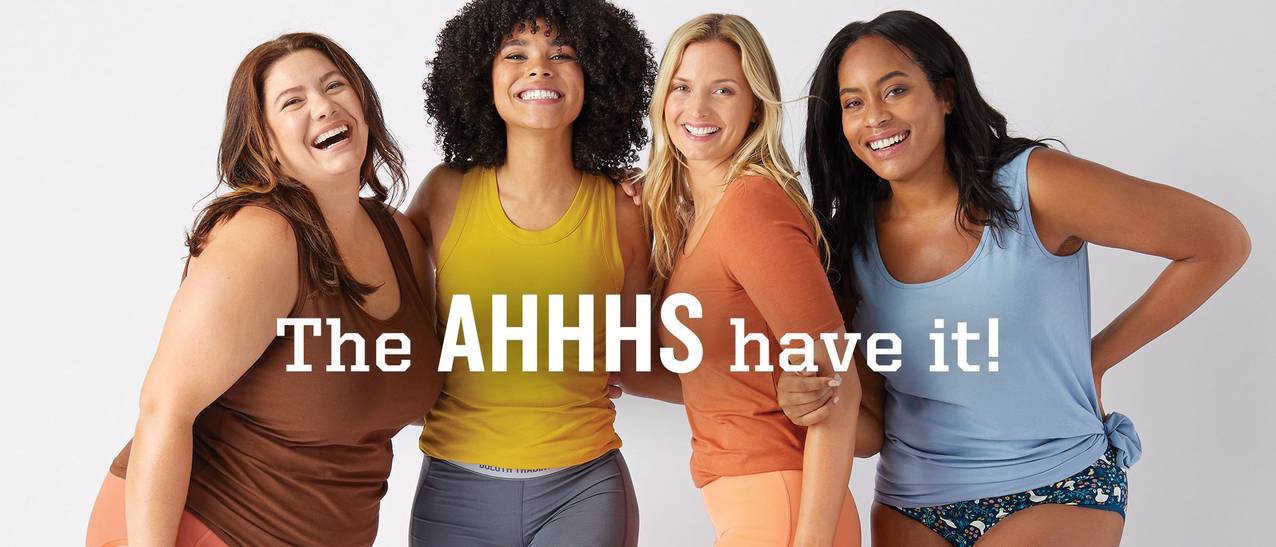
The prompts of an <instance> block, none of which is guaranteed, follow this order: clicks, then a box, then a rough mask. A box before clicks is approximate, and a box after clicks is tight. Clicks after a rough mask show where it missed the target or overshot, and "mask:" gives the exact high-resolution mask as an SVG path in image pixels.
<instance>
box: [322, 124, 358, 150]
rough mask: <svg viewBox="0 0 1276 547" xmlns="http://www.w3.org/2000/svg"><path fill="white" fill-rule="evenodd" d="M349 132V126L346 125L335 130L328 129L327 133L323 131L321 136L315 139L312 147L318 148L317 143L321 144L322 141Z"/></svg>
mask: <svg viewBox="0 0 1276 547" xmlns="http://www.w3.org/2000/svg"><path fill="white" fill-rule="evenodd" d="M349 130H350V126H348V125H343V126H341V127H337V128H334V129H330V130H328V131H325V132H324V133H323V134H322V135H319V136H318V137H315V142H314V145H315V146H319V143H321V142H323V141H326V140H328V139H331V138H332V137H335V136H337V135H340V134H342V133H345V132H346V131H349Z"/></svg>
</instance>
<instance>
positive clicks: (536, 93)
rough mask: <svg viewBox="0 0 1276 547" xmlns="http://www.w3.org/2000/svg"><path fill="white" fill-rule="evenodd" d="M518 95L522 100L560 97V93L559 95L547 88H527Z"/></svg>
mask: <svg viewBox="0 0 1276 547" xmlns="http://www.w3.org/2000/svg"><path fill="white" fill-rule="evenodd" d="M518 97H519V98H520V99H523V100H524V101H544V100H549V99H557V98H560V97H562V95H559V94H558V92H556V91H550V90H548V89H529V90H527V91H524V92H522V93H519V94H518Z"/></svg>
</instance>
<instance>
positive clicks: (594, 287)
mask: <svg viewBox="0 0 1276 547" xmlns="http://www.w3.org/2000/svg"><path fill="white" fill-rule="evenodd" d="M615 207H616V205H615V189H614V186H613V185H612V183H611V182H610V181H608V180H607V179H606V178H605V177H602V176H598V175H590V174H585V175H584V176H583V177H582V178H581V182H580V187H579V189H578V190H577V191H576V196H575V198H573V200H572V203H571V205H570V206H569V207H568V208H567V212H566V213H564V214H563V216H562V218H560V219H559V220H558V222H556V223H555V224H554V225H552V226H550V227H548V228H546V229H544V230H525V229H523V228H520V227H518V226H517V225H515V224H514V223H513V222H511V221H510V219H509V217H507V216H506V215H505V210H504V208H503V207H502V206H501V200H500V196H499V193H498V191H497V181H496V172H495V170H494V169H490V168H478V167H476V168H474V169H471V170H470V171H468V172H467V173H465V176H464V178H463V179H462V181H461V194H460V197H459V198H458V200H457V204H456V211H455V213H454V214H453V216H452V223H451V226H450V227H449V228H448V232H447V235H446V236H445V237H444V238H443V243H442V244H441V246H440V248H439V250H438V257H439V262H438V275H437V283H438V312H439V315H438V317H439V320H440V321H441V322H446V320H447V314H448V310H449V309H450V308H451V305H452V298H453V297H454V296H455V295H458V294H468V295H470V299H471V301H472V303H473V309H474V318H475V322H476V326H477V328H478V338H479V346H480V348H481V349H482V352H483V359H484V360H485V362H484V370H485V371H484V372H470V371H469V367H468V363H467V361H466V360H465V359H463V358H462V359H458V360H457V361H455V362H454V363H453V368H452V372H451V373H449V374H447V375H446V378H445V379H444V381H443V390H442V393H441V394H440V395H439V398H438V402H437V403H435V405H434V408H433V409H431V410H430V412H429V414H428V415H427V416H426V419H425V430H424V431H423V432H422V434H421V450H422V451H424V452H425V453H426V454H428V455H430V456H431V457H434V458H440V459H445V460H452V461H458V462H466V463H475V464H487V465H493V466H499V467H510V468H516V469H537V468H545V467H566V466H571V465H577V464H581V463H585V462H588V461H590V460H592V459H594V458H597V457H598V456H601V455H603V454H605V453H607V452H608V451H610V450H612V449H615V448H618V447H620V437H619V436H617V435H616V431H615V429H614V428H613V423H614V421H615V417H616V412H615V410H614V409H613V408H612V405H611V402H610V401H609V400H608V399H607V372H606V371H605V359H604V350H605V347H606V346H605V341H606V338H605V331H604V328H603V327H604V325H605V322H604V320H605V317H606V316H605V314H604V310H605V308H604V302H605V297H604V295H606V294H619V293H620V290H621V287H622V286H623V284H624V275H625V274H624V265H623V264H622V260H621V256H620V245H619V242H618V240H617V235H616V216H615V211H616V209H615ZM493 294H504V295H506V296H507V301H508V310H507V317H508V320H507V321H508V324H509V325H510V326H518V325H521V324H522V318H523V302H522V300H523V298H522V295H525V294H534V295H537V300H538V305H537V308H538V310H537V325H538V327H539V328H538V329H537V335H538V340H537V344H536V346H537V347H536V349H537V363H538V371H537V372H524V371H523V367H522V362H523V354H522V344H521V343H519V342H511V343H509V344H507V345H506V348H507V351H508V353H507V358H506V371H505V372H493V371H492V370H491V369H492V363H491V362H490V360H491V355H492V331H491V324H492V323H491V322H492V299H491V295H493ZM551 294H561V295H563V296H564V297H563V317H564V320H563V322H564V324H565V325H567V326H574V325H576V324H577V320H578V319H577V318H578V317H579V311H578V310H579V306H578V295H581V294H592V295H594V314H593V315H594V331H595V332H594V340H595V342H594V353H595V356H594V363H595V365H594V370H595V372H588V373H582V372H579V371H578V370H577V369H578V368H579V367H578V366H577V364H578V362H579V353H578V348H577V344H576V343H575V342H568V343H566V344H564V348H563V350H564V351H563V363H564V372H548V368H549V367H548V364H547V363H548V362H549V335H548V329H547V328H545V325H548V324H549V299H548V295H551Z"/></svg>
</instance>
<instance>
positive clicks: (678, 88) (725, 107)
mask: <svg viewBox="0 0 1276 547" xmlns="http://www.w3.org/2000/svg"><path fill="white" fill-rule="evenodd" d="M755 101H756V99H754V97H753V90H752V89H751V88H750V87H749V82H748V81H747V80H746V79H745V76H744V69H742V68H741V67H740V51H739V50H737V49H736V48H735V46H734V45H732V44H729V43H727V42H723V41H721V40H711V41H707V42H697V43H694V44H691V45H688V46H687V48H686V49H685V50H684V51H683V53H682V60H681V62H679V63H678V69H677V70H676V71H674V75H673V78H672V79H671V80H670V84H669V90H668V95H666V97H665V111H664V119H665V130H666V131H667V132H668V133H669V140H670V142H672V143H673V146H674V147H675V148H677V149H678V152H680V153H681V154H682V156H683V157H684V158H685V159H686V161H687V162H688V163H692V162H704V163H707V164H709V165H715V166H716V165H719V164H722V163H725V162H728V161H729V160H730V158H731V157H732V156H733V155H734V154H735V152H736V149H738V148H739V147H740V143H741V142H742V141H743V140H744V137H745V135H747V134H748V132H749V125H750V123H751V122H752V121H753V117H754V116H755V114H756V111H757V109H756V103H755Z"/></svg>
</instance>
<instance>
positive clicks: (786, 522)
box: [643, 14, 860, 547]
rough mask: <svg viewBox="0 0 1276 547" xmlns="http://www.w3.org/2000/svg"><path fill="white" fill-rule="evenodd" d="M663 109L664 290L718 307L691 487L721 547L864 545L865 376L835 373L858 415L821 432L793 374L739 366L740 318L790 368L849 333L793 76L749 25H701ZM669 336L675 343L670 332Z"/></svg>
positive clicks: (657, 153) (657, 99)
mask: <svg viewBox="0 0 1276 547" xmlns="http://www.w3.org/2000/svg"><path fill="white" fill-rule="evenodd" d="M651 104H652V106H651V127H652V128H653V132H654V142H653V145H652V147H651V163H650V166H649V168H648V171H647V173H646V174H645V175H644V177H643V180H644V185H643V186H644V188H643V194H644V195H643V201H644V203H645V204H646V205H647V207H648V209H649V210H650V212H651V219H652V220H651V226H652V229H653V232H654V237H655V254H654V262H655V270H656V274H657V280H658V283H661V284H663V288H664V291H663V292H664V294H674V293H687V294H691V295H693V296H695V297H697V298H698V299H699V301H700V303H701V306H702V307H703V310H704V315H703V317H702V318H698V319H690V320H688V322H687V325H688V327H689V328H690V329H691V330H692V332H694V333H695V334H696V336H697V337H698V338H699V339H700V341H701V343H702V344H703V348H704V354H703V355H704V357H703V359H702V360H701V363H700V366H699V367H697V368H696V369H695V370H694V371H692V372H690V373H687V374H684V375H683V376H682V382H681V383H682V392H683V400H684V403H685V404H686V408H687V417H688V419H689V421H690V423H691V431H692V437H691V445H692V455H691V473H692V478H693V479H694V481H695V484H696V486H697V487H699V488H701V492H702V494H703V495H704V500H705V503H706V505H708V508H709V516H710V517H711V519H712V520H713V526H714V529H715V531H716V537H717V539H716V542H715V545H717V546H718V547H728V546H745V545H796V546H806V545H822V546H828V545H839V546H844V545H852V544H855V545H857V544H858V543H859V538H860V532H859V516H858V514H857V513H856V510H855V502H854V499H853V498H852V497H851V494H850V492H849V491H848V490H847V481H848V479H849V477H850V473H851V460H850V458H847V457H846V455H847V454H850V453H851V451H852V450H853V441H854V435H855V420H856V413H855V412H853V409H854V408H855V407H856V406H857V404H856V402H857V401H858V400H859V385H858V382H857V379H856V378H855V377H854V376H851V377H850V378H849V380H850V381H849V382H847V383H846V385H839V384H840V381H839V380H830V379H829V378H827V377H825V381H826V382H829V383H831V384H832V386H833V389H835V390H837V391H838V396H840V397H841V398H842V399H845V400H846V401H847V403H846V404H844V405H842V406H840V407H838V408H839V409H850V410H848V411H845V412H836V413H834V415H833V417H832V418H830V419H829V420H826V421H825V422H824V423H821V424H819V425H817V426H814V427H812V428H810V430H809V431H808V430H807V429H806V428H802V427H798V426H795V425H794V424H793V423H791V422H790V421H789V420H788V419H787V418H786V417H785V416H784V413H783V411H782V410H781V408H780V405H779V403H778V402H777V400H776V390H775V381H776V379H777V378H778V377H779V372H780V370H781V369H780V368H778V367H775V366H774V365H765V366H766V368H768V369H769V370H743V371H742V370H738V368H739V364H740V363H741V362H742V361H741V356H739V355H737V354H736V352H737V351H738V350H737V342H736V339H737V337H738V334H737V332H736V330H737V329H738V327H737V326H736V323H737V321H741V320H742V321H743V330H744V331H745V332H756V333H765V334H760V335H757V336H765V338H763V339H762V340H761V342H762V347H763V349H762V350H761V352H762V353H761V356H760V358H756V359H757V360H758V361H760V362H761V363H776V362H778V361H779V359H780V358H781V357H782V356H784V355H785V354H787V353H788V352H784V353H781V344H782V342H783V343H785V344H787V343H789V342H790V341H791V340H792V337H793V336H796V335H806V336H811V337H813V338H814V339H819V338H820V336H821V333H839V334H840V333H843V332H845V330H844V327H843V326H842V316H841V313H840V312H839V311H838V309H837V303H836V301H835V300H834V298H833V291H832V290H831V289H830V288H829V284H828V281H827V280H826V279H825V272H824V268H823V265H822V264H821V248H822V245H823V236H822V235H821V233H820V226H819V223H818V222H817V221H816V217H815V214H814V213H813V212H812V211H811V206H810V204H809V203H808V202H807V200H806V195H805V194H804V193H803V191H802V187H801V185H800V184H799V183H798V179H797V175H796V173H795V172H794V171H793V168H792V166H791V162H790V161H789V158H788V154H787V153H786V152H785V151H784V146H783V144H782V142H781V138H780V133H781V131H780V128H781V127H782V125H783V124H782V119H781V117H782V108H781V103H780V86H779V79H778V78H777V77H776V71H775V66H774V64H773V63H772V61H771V54H770V52H769V51H768V50H767V47H766V43H765V42H763V40H762V37H761V35H760V34H759V33H758V31H757V29H756V28H754V26H753V24H752V23H750V22H749V21H748V20H746V19H744V18H743V17H739V16H736V15H721V14H709V15H703V16H700V17H697V18H695V19H692V20H691V21H689V22H687V23H685V24H683V25H682V26H681V27H679V28H678V30H676V31H674V34H673V37H671V38H670V39H669V46H668V47H667V48H666V49H665V53H664V58H663V59H662V60H661V62H660V71H659V76H658V77H657V79H656V87H655V92H654V96H653V98H652V103H651ZM662 338H663V339H664V341H665V342H667V343H669V344H671V345H672V344H675V343H676V339H675V338H673V337H672V336H671V335H669V333H668V332H667V331H662ZM821 346H822V347H823V344H821ZM745 348H746V351H748V349H749V346H748V345H746V346H745ZM844 351H845V343H842V344H840V346H839V347H838V354H841V353H842V352H844ZM812 353H813V354H815V355H814V359H813V362H812V363H808V365H809V366H810V367H812V368H814V369H816V370H820V371H823V372H825V375H826V376H832V367H831V365H832V358H831V356H830V355H829V354H828V353H827V352H826V351H824V350H820V351H815V352H812ZM746 359H749V360H753V359H754V358H752V357H750V358H746Z"/></svg>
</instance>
